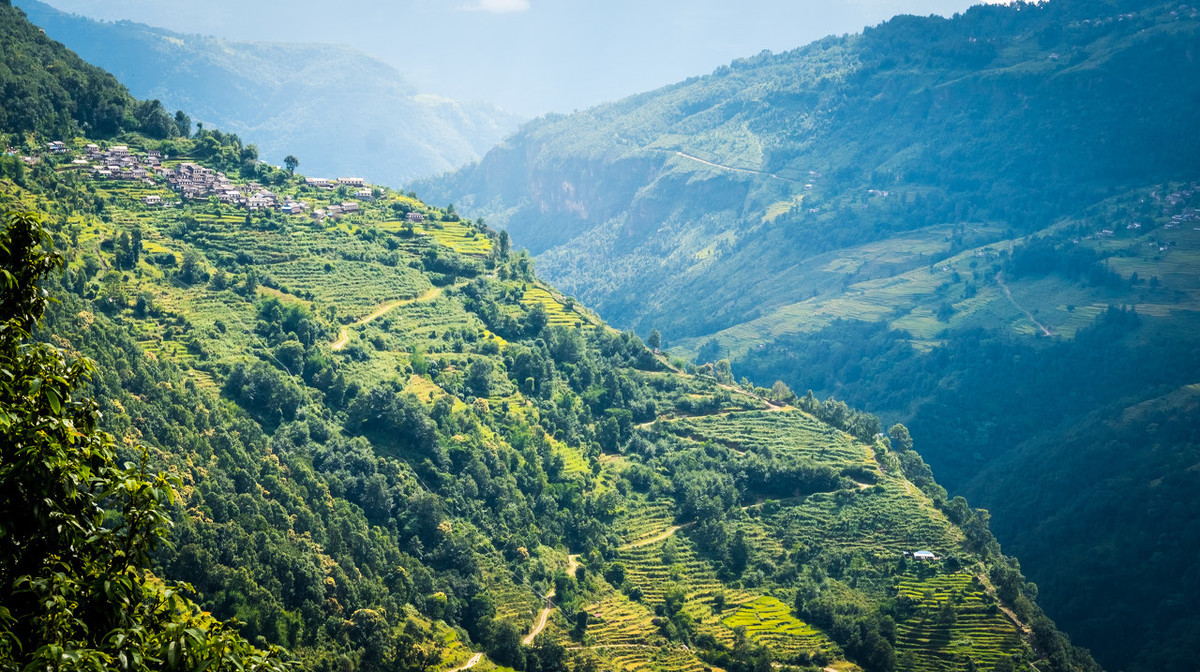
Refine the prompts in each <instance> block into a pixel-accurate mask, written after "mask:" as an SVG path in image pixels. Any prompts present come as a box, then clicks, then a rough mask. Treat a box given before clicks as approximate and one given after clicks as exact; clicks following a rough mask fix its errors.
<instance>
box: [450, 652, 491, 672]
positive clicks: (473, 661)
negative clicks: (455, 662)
mask: <svg viewBox="0 0 1200 672" xmlns="http://www.w3.org/2000/svg"><path fill="white" fill-rule="evenodd" d="M481 660H483V654H482V653H477V654H475V655H473V656H471V659H470V660H468V661H467V662H466V664H464V665H463V666H462V667H456V668H454V669H453V670H450V672H463V671H464V670H469V669H471V668H472V667H475V666H476V665H478V664H479V661H481Z"/></svg>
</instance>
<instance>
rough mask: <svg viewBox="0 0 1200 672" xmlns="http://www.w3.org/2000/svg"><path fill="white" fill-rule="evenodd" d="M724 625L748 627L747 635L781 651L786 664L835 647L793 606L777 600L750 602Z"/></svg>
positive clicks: (723, 620)
mask: <svg viewBox="0 0 1200 672" xmlns="http://www.w3.org/2000/svg"><path fill="white" fill-rule="evenodd" d="M721 622H722V623H724V624H725V625H727V626H729V627H730V628H738V627H742V628H745V629H746V635H747V636H749V637H750V638H751V639H752V640H754V641H755V642H758V643H759V644H762V645H764V646H766V647H768V648H770V649H771V650H772V651H774V652H777V655H778V656H779V658H780V660H783V661H789V660H795V659H796V658H797V657H798V656H799V655H801V654H810V653H814V652H816V651H828V650H830V649H831V648H833V647H834V646H835V645H834V643H833V642H832V641H830V640H829V638H828V637H827V636H825V633H823V632H821V631H820V630H817V629H816V628H814V627H812V626H811V625H809V624H807V623H805V622H804V621H801V620H800V619H798V618H796V617H795V616H793V615H792V610H791V607H789V606H788V605H786V604H784V603H783V602H780V601H779V600H778V599H776V598H774V597H760V598H758V599H756V600H754V601H752V602H749V603H747V604H745V605H743V606H742V608H741V609H738V610H737V611H736V612H734V613H733V614H730V615H729V616H726V617H725V618H723V619H721Z"/></svg>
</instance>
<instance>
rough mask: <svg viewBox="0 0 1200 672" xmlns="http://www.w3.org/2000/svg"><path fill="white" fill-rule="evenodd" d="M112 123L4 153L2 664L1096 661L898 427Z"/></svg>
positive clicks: (381, 220) (527, 279)
mask: <svg viewBox="0 0 1200 672" xmlns="http://www.w3.org/2000/svg"><path fill="white" fill-rule="evenodd" d="M0 25H5V26H6V30H7V28H12V27H20V26H25V28H23V29H22V30H24V31H25V32H24V33H23V34H25V35H29V36H31V37H32V38H33V39H34V40H35V41H38V40H41V39H42V38H39V37H38V36H37V35H36V34H35V33H36V31H33V30H31V29H29V27H28V24H27V23H25V20H24V17H23V15H22V14H21V13H20V12H19V10H16V9H14V8H12V7H10V6H0ZM17 32H19V31H16V32H14V31H12V30H8V31H7V32H6V33H5V34H17ZM38 44H39V45H41V47H42V48H44V49H45V50H46V51H47V53H54V52H56V53H57V55H58V57H59V58H58V61H61V62H64V63H65V62H67V60H66V58H67V52H66V50H65V49H64V48H63V47H62V46H61V45H58V44H57V43H53V42H49V41H44V42H43V41H38ZM5 47H6V51H5V54H25V53H28V52H29V47H28V45H25V44H23V43H21V42H11V43H7V44H6V45H5ZM6 58H8V56H6ZM58 61H54V62H58ZM10 69H11V67H10ZM54 69H58V68H57V66H56V67H55V68H54ZM118 90H119V89H118ZM41 92H42V93H43V94H44V95H45V97H46V98H50V97H52V96H54V95H56V94H57V92H56V91H55V90H53V89H49V88H48V89H44V90H41ZM33 102H35V103H37V104H42V103H43V102H45V101H44V100H34V101H33ZM0 132H4V133H13V132H14V127H11V126H8V127H0ZM100 140H101V141H100V142H89V138H87V137H84V136H79V135H76V136H73V137H72V136H65V137H62V138H58V139H56V140H48V139H47V138H46V137H44V136H38V135H36V134H34V135H31V136H29V137H27V139H26V142H24V143H18V144H20V145H21V146H19V147H14V149H15V150H18V153H19V154H20V155H19V156H17V157H5V158H4V159H3V163H0V165H4V166H7V165H8V164H9V163H12V162H16V163H17V164H18V165H28V166H31V168H30V169H29V170H28V171H27V172H25V173H23V174H21V175H20V176H19V177H20V179H16V178H15V177H14V178H13V179H9V177H8V176H7V174H6V175H5V176H4V177H2V178H0V209H2V210H3V211H5V212H6V213H7V214H6V216H5V219H4V226H3V229H0V242H2V243H3V245H0V268H2V269H3V271H4V272H5V278H6V282H5V283H4V284H3V287H2V288H0V305H4V306H5V309H6V315H8V316H9V318H10V319H9V321H8V322H6V323H5V325H4V328H3V329H2V330H0V368H3V370H4V371H5V372H6V375H5V376H3V377H0V395H2V397H0V398H2V399H3V401H4V405H3V408H2V409H0V437H2V438H0V452H2V454H3V456H4V458H5V459H4V461H3V463H2V467H3V468H0V493H3V495H2V496H0V507H2V511H0V513H2V514H3V520H4V523H5V524H4V526H3V527H0V578H2V579H3V580H4V581H3V583H2V584H0V595H3V596H4V597H5V600H4V603H3V607H0V652H2V653H3V655H0V669H5V670H8V669H18V668H21V667H27V666H36V667H48V668H49V667H54V666H57V665H63V666H69V665H70V663H73V662H74V661H85V662H86V663H87V664H88V665H89V666H90V667H92V668H94V669H111V668H114V667H115V666H121V665H122V664H123V663H122V662H121V661H132V662H131V663H130V664H129V665H127V666H128V667H133V668H136V667H137V665H142V667H143V668H146V669H157V668H163V669H179V670H199V669H232V668H235V667H238V666H241V667H243V669H254V670H265V669H280V667H281V666H280V665H278V657H279V656H285V655H286V657H287V658H288V659H289V660H291V661H292V662H294V663H295V664H296V665H295V666H296V667H298V668H300V669H311V670H318V671H333V670H365V671H375V670H401V671H405V672H408V671H411V672H447V671H450V670H455V671H457V670H465V669H467V668H476V669H479V670H485V671H486V670H509V669H516V670H525V671H528V672H535V671H536V672H567V671H568V670H569V671H571V672H585V671H587V672H590V671H593V670H618V669H619V670H647V671H649V670H691V671H693V672H694V671H697V670H701V669H705V668H712V667H717V668H720V669H725V670H730V671H731V672H749V671H751V670H754V671H756V672H763V671H765V670H771V669H775V668H776V666H778V667H780V668H781V669H803V670H817V669H823V668H827V667H832V668H834V669H841V670H856V669H863V670H868V671H869V672H873V671H876V670H880V671H890V670H894V669H903V670H928V671H930V672H932V671H934V670H970V669H978V668H979V667H980V666H982V667H984V668H985V669H999V670H1034V669H1036V670H1039V671H1041V672H1047V671H1050V670H1080V671H1083V670H1095V669H1098V668H1097V667H1096V665H1095V663H1094V662H1093V661H1092V660H1091V658H1090V657H1089V656H1088V654H1087V653H1086V652H1084V651H1081V650H1078V649H1075V648H1073V647H1072V646H1071V645H1070V643H1069V641H1068V640H1067V638H1066V637H1065V636H1064V635H1063V634H1062V633H1060V632H1059V631H1058V630H1056V629H1055V627H1054V625H1053V623H1052V622H1051V621H1050V619H1048V618H1047V617H1046V616H1045V614H1043V613H1042V611H1041V610H1040V608H1039V607H1038V606H1037V603H1036V594H1035V593H1036V587H1035V586H1034V585H1033V584H1030V583H1028V582H1026V581H1025V579H1024V577H1023V576H1022V574H1021V572H1020V569H1019V565H1018V564H1017V562H1016V561H1015V560H1014V559H1012V558H1010V557H1007V556H1005V555H1003V554H1002V553H1001V550H1000V547H999V545H998V544H997V542H996V541H995V539H994V537H992V535H991V533H990V532H989V531H988V526H987V515H986V513H985V512H982V511H978V510H974V509H972V508H970V506H969V505H968V504H967V502H966V501H965V500H964V499H962V498H953V499H948V498H947V497H946V493H945V491H944V490H942V489H941V488H940V487H939V486H938V485H937V483H936V482H934V481H933V479H932V477H931V476H930V474H929V471H928V468H927V467H926V466H925V464H924V462H923V461H922V459H921V457H920V455H919V454H918V453H917V452H915V451H914V450H913V445H912V440H911V437H910V436H909V433H908V432H907V430H906V429H905V428H904V427H903V426H900V425H897V426H894V427H892V428H891V429H890V430H889V433H888V435H886V436H885V435H884V434H882V433H881V431H880V430H881V427H880V424H879V421H878V419H877V418H875V417H874V416H870V415H868V414H865V413H862V412H861V411H857V410H854V409H851V408H849V407H847V406H846V405H845V404H844V403H840V402H833V401H829V402H824V403H822V402H818V401H816V400H815V399H814V398H812V397H811V396H805V397H797V396H796V395H794V394H791V393H790V392H789V391H788V390H786V389H785V388H783V387H782V386H777V387H776V388H775V389H772V390H766V389H762V388H753V387H739V386H738V385H736V384H734V383H733V381H732V379H731V378H730V377H729V374H728V371H726V370H724V369H722V368H721V367H716V368H713V367H707V368H702V369H695V367H692V371H691V372H688V371H685V370H682V369H681V368H680V366H679V364H678V363H675V362H671V361H669V360H668V359H667V358H665V357H663V356H662V355H660V354H658V353H656V352H655V351H654V350H652V349H651V348H649V347H647V345H646V344H644V343H643V342H642V341H641V339H639V338H638V337H637V336H636V335H635V334H633V333H632V332H619V331H616V330H614V329H611V328H610V327H608V326H607V325H606V324H605V323H604V322H603V321H601V320H600V319H599V318H598V317H597V316H596V315H595V314H594V313H592V312H591V311H589V310H587V309H585V308H584V307H583V306H581V305H580V304H579V303H577V302H575V301H572V300H570V299H569V298H567V297H565V296H563V295H562V294H561V293H560V292H558V291H557V290H555V289H554V288H553V287H551V286H549V285H546V284H545V283H543V282H541V281H540V280H538V278H537V277H536V276H534V274H533V265H532V262H531V259H530V258H529V257H528V255H526V254H524V253H521V252H513V251H512V250H511V249H510V245H509V242H510V241H509V239H508V236H507V234H506V233H504V232H497V231H495V230H492V229H489V228H487V227H486V226H484V225H482V224H481V223H480V222H478V221H471V220H465V219H463V218H462V217H461V216H460V215H458V214H456V212H455V211H454V209H453V208H450V207H446V208H444V209H442V208H435V207H431V206H429V205H427V204H426V203H423V202H421V201H418V200H416V199H414V198H412V197H411V196H408V195H404V194H400V193H397V192H395V191H392V190H390V189H387V188H384V187H373V188H367V189H366V192H367V193H369V194H370V195H369V197H368V196H367V194H365V193H364V194H361V195H360V194H358V188H357V185H354V186H355V191H354V193H353V194H348V193H347V185H341V186H338V187H334V188H324V187H320V186H312V185H310V184H309V182H308V181H307V180H306V179H305V178H304V177H303V176H300V175H295V174H293V173H292V172H291V171H285V170H279V169H275V168H272V167H271V166H269V165H266V164H262V163H258V162H255V161H253V160H250V159H249V158H248V157H249V156H250V155H251V154H253V152H252V151H250V149H249V147H248V146H246V145H243V144H242V141H241V139H240V138H239V137H238V136H237V135H235V134H230V133H223V132H219V131H216V130H212V129H204V130H203V131H201V132H199V133H198V134H197V137H194V138H180V137H173V138H166V139H161V140H159V139H154V138H150V137H148V136H146V135H143V134H138V133H122V134H119V135H116V136H114V137H110V138H106V139H100ZM209 192H211V193H209ZM349 198H354V199H355V200H353V201H351V200H348V199H349ZM301 204H303V206H301ZM16 210H22V211H29V212H30V214H25V215H21V214H16V213H14V211H16ZM297 210H302V211H303V212H299V213H298V212H297ZM56 258H57V262H56ZM42 290H45V291H42ZM47 295H52V296H53V297H54V298H55V302H53V303H49V305H48V306H47V303H48V301H47ZM13 307H15V308H16V309H14V310H10V308H13ZM43 309H45V314H44V316H43V319H42V320H41V321H40V325H39V326H38V327H37V328H36V329H34V330H33V331H32V333H30V328H31V325H33V324H34V323H35V322H37V320H36V318H38V317H39V316H41V315H40V314H41V313H42V311H43ZM11 318H16V319H11ZM83 356H87V357H90V358H92V360H94V364H90V365H89V364H86V363H83V362H82V361H81V360H80V358H81V357H83ZM14 371H15V372H17V373H18V374H19V375H13V372H14ZM14 419H15V420H14ZM100 430H103V432H104V433H100ZM30 446H33V447H34V448H30ZM122 464H123V465H125V466H124V467H119V466H117V465H122ZM26 492H32V493H33V496H32V497H27V496H25V494H24V493H26ZM47 493H49V494H47ZM47 510H48V511H51V513H49V514H45V513H43V512H44V511H47ZM31 519H33V520H35V521H36V522H38V523H39V527H36V528H35V529H32V530H29V529H26V526H25V523H26V522H27V521H29V520H31ZM39 531H41V533H40V534H39ZM155 539H161V540H163V541H166V542H167V543H162V544H159V545H157V546H156V547H155V546H154V545H153V541H154V540H155ZM31 549H32V550H31ZM150 551H153V553H151V552H150ZM76 558H81V559H82V560H83V562H80V563H76V562H75V559H76ZM30 567H32V569H30V570H29V571H26V569H27V568H30ZM14 568H15V569H16V570H18V571H13V570H14ZM106 572H110V573H111V575H109V574H106ZM25 577H31V578H30V579H29V580H25ZM176 582H186V584H181V583H176ZM131 587H136V588H137V592H134V591H133V589H132V588H131ZM12 595H16V596H18V597H20V598H21V599H19V600H12V601H10V600H9V599H8V598H9V596H12ZM131 595H132V598H131V597H130V596H131ZM201 608H202V609H203V611H201ZM130 614H136V615H138V616H139V619H140V620H141V621H146V622H149V623H151V625H152V626H154V627H150V628H141V629H139V628H137V627H129V628H125V627H121V628H119V629H117V628H113V627H112V626H113V624H114V623H115V624H118V625H121V626H124V625H125V623H126V622H127V621H128V620H129V619H130ZM216 619H229V620H222V621H220V622H219V621H217V620H216ZM234 619H236V620H234ZM139 622H140V621H139ZM135 625H136V624H135ZM158 626H162V627H158ZM206 631H208V632H217V633H220V634H223V635H224V636H225V639H221V640H219V641H216V643H215V644H214V645H212V646H202V645H201V644H202V643H203V642H205V641H209V640H206V639H205V632H206ZM159 635H162V636H161V637H160V636H159ZM247 641H250V642H254V643H255V646H257V647H261V648H262V649H266V650H267V651H268V653H267V654H262V655H260V654H258V653H256V652H255V649H252V648H250V645H249V644H247ZM239 647H240V648H239ZM269 647H271V648H269ZM273 647H280V648H282V649H286V650H287V651H288V653H286V654H284V653H282V651H281V650H280V648H273ZM143 652H147V653H144V654H143ZM242 653H245V656H242V655H241V654H242ZM139 656H140V658H139ZM263 656H268V657H263ZM139 659H140V660H141V662H140V663H139V662H138V660H139ZM64 661H65V662H64ZM243 663H244V665H243Z"/></svg>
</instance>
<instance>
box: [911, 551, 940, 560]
mask: <svg viewBox="0 0 1200 672" xmlns="http://www.w3.org/2000/svg"><path fill="white" fill-rule="evenodd" d="M913 560H920V561H922V562H928V561H931V560H937V556H936V555H934V554H933V552H932V551H917V552H916V553H913Z"/></svg>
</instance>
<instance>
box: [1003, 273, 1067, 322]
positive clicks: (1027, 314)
mask: <svg viewBox="0 0 1200 672" xmlns="http://www.w3.org/2000/svg"><path fill="white" fill-rule="evenodd" d="M996 282H997V283H998V284H999V285H1000V289H1003V290H1004V296H1006V297H1008V302H1009V303H1011V304H1012V305H1014V306H1016V308H1017V310H1019V311H1021V312H1022V313H1024V314H1025V317H1028V318H1029V321H1030V322H1033V323H1034V324H1035V325H1037V328H1038V329H1041V330H1042V333H1043V334H1045V335H1046V336H1053V335H1054V332H1053V331H1050V330H1049V329H1047V328H1046V325H1044V324H1042V323H1041V322H1038V321H1037V319H1035V318H1034V317H1033V313H1031V312H1029V311H1028V310H1026V309H1025V307H1024V306H1022V305H1021V304H1019V303H1017V300H1016V299H1014V298H1013V295H1012V290H1011V289H1009V288H1008V285H1007V284H1005V282H1004V273H1003V272H1000V273H997V274H996Z"/></svg>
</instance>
